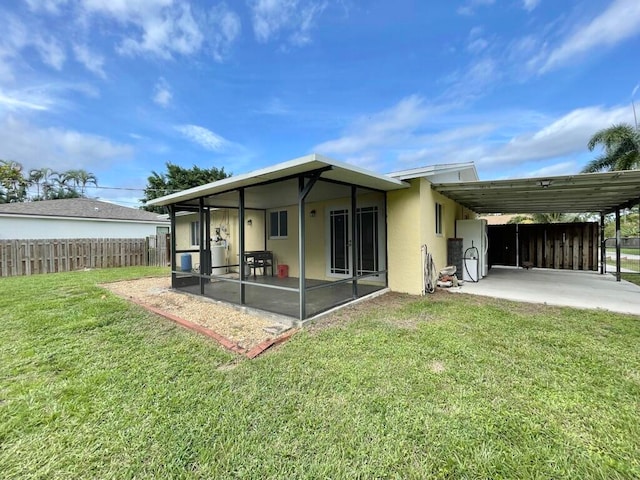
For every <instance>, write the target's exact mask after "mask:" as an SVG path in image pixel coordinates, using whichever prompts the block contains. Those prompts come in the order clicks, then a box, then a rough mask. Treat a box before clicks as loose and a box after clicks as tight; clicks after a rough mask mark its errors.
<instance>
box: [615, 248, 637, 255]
mask: <svg viewBox="0 0 640 480" xmlns="http://www.w3.org/2000/svg"><path fill="white" fill-rule="evenodd" d="M620 254H621V255H640V248H621V249H620ZM607 255H613V256H614V257H615V255H616V249H615V248H607Z"/></svg>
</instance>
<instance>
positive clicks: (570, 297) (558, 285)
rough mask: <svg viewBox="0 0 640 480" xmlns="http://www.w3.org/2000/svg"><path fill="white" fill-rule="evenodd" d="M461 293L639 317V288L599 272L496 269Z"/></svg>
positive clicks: (464, 287)
mask: <svg viewBox="0 0 640 480" xmlns="http://www.w3.org/2000/svg"><path fill="white" fill-rule="evenodd" d="M460 292H461V293H470V294H472V295H484V296H487V297H494V298H505V299H508V300H516V301H520V302H530V303H544V304H547V305H558V306H567V307H577V308H588V309H604V310H610V311H612V312H619V313H630V314H633V315H640V286H637V285H635V284H633V283H630V282H626V281H624V280H623V281H621V282H616V281H615V278H614V277H613V275H600V274H599V273H597V272H581V271H567V270H552V269H532V270H525V269H522V268H515V267H493V268H492V269H491V270H490V271H489V274H488V275H487V276H486V277H485V278H483V279H482V280H480V281H479V282H478V283H465V284H464V285H463V286H462V288H461V289H460Z"/></svg>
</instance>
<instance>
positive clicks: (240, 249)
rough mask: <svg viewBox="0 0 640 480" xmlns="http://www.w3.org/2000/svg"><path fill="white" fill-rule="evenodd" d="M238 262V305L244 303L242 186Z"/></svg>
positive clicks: (240, 190) (242, 190)
mask: <svg viewBox="0 0 640 480" xmlns="http://www.w3.org/2000/svg"><path fill="white" fill-rule="evenodd" d="M238 263H239V264H240V267H239V269H240V305H244V303H245V294H244V290H245V288H244V281H245V276H244V188H240V189H239V190H238Z"/></svg>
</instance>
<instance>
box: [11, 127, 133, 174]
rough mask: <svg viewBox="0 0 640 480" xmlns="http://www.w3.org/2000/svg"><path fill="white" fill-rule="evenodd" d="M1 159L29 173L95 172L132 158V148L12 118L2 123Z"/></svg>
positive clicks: (72, 131)
mask: <svg viewBox="0 0 640 480" xmlns="http://www.w3.org/2000/svg"><path fill="white" fill-rule="evenodd" d="M0 145H1V146H2V147H1V149H2V151H1V152H0V158H10V159H12V160H15V161H17V162H20V163H22V164H23V166H24V167H25V168H26V169H29V168H34V167H42V166H43V163H44V164H46V166H47V167H50V168H52V169H54V170H68V169H70V168H86V169H89V170H93V171H95V170H96V169H104V168H105V167H106V166H108V165H111V164H113V163H116V162H119V161H124V160H128V159H130V158H131V157H132V156H133V148H132V147H131V146H130V145H126V144H120V143H115V142H112V141H111V140H109V139H107V138H105V137H101V136H99V135H92V134H86V133H81V132H78V131H75V130H68V129H64V128H55V127H50V128H39V127H37V126H35V125H32V124H30V123H28V122H25V121H22V120H19V119H17V118H14V117H12V116H9V117H6V118H5V119H4V120H3V121H2V122H1V123H0Z"/></svg>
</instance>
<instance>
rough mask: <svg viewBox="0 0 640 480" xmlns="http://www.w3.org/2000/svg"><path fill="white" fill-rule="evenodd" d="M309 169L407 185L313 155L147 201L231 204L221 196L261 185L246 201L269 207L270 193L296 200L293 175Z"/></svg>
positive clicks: (360, 182) (339, 178) (375, 183)
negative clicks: (257, 194) (208, 199)
mask: <svg viewBox="0 0 640 480" xmlns="http://www.w3.org/2000/svg"><path fill="white" fill-rule="evenodd" d="M313 172H316V173H318V174H319V175H320V177H319V178H320V179H324V180H328V181H330V182H336V183H340V184H350V185H356V186H358V187H362V188H367V189H371V190H377V191H385V192H386V191H390V190H398V189H401V188H407V187H408V186H409V185H408V184H407V183H405V182H403V181H401V180H398V179H395V178H391V177H388V176H386V175H380V174H377V173H375V172H372V171H369V170H365V169H363V168H359V167H356V166H353V165H350V164H347V163H342V162H338V161H336V160H333V159H330V158H327V157H323V156H321V155H317V154H313V155H307V156H305V157H301V158H297V159H294V160H290V161H288V162H284V163H279V164H277V165H273V166H271V167H268V168H263V169H260V170H255V171H253V172H249V173H244V174H241V175H236V176H233V177H229V178H225V179H222V180H218V181H217V182H212V183H208V184H206V185H201V186H199V187H194V188H190V189H188V190H184V191H182V192H177V193H173V194H171V195H166V196H164V197H160V198H156V199H153V200H150V201H149V202H148V203H147V204H148V205H153V206H161V205H173V204H194V200H197V199H199V198H206V197H213V196H218V200H219V203H218V205H225V204H227V203H228V204H231V198H228V199H227V198H225V197H227V196H228V195H227V194H229V193H230V192H234V191H237V190H239V189H241V188H247V187H257V186H265V188H264V189H263V194H262V195H260V197H261V198H262V200H263V201H260V199H259V198H257V197H256V199H255V200H254V201H253V202H248V203H251V204H253V206H263V207H264V206H269V205H268V203H269V202H267V201H266V200H268V199H269V198H268V197H271V199H273V197H274V196H278V197H280V198H281V200H279V201H280V202H281V203H280V205H286V204H287V203H288V202H290V201H291V200H290V199H285V198H284V197H290V196H291V193H295V195H296V197H295V198H296V200H295V201H297V181H296V179H295V177H297V176H301V175H305V174H311V173H313ZM279 181H282V182H285V181H287V182H288V184H287V187H295V188H293V189H292V188H282V186H280V187H278V186H274V183H275V182H279ZM289 184H291V185H289ZM289 190H295V192H289ZM265 202H266V203H265ZM247 206H251V205H247Z"/></svg>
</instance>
